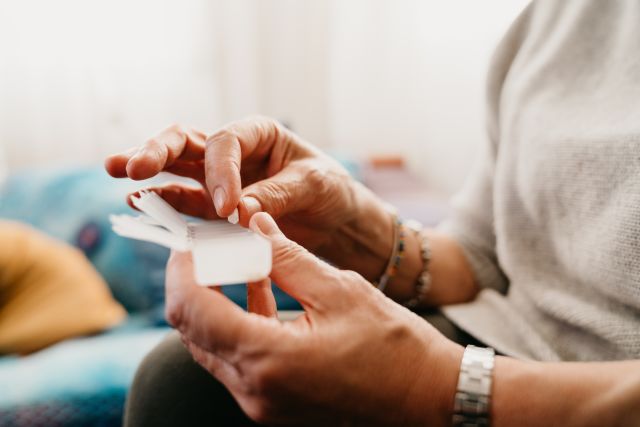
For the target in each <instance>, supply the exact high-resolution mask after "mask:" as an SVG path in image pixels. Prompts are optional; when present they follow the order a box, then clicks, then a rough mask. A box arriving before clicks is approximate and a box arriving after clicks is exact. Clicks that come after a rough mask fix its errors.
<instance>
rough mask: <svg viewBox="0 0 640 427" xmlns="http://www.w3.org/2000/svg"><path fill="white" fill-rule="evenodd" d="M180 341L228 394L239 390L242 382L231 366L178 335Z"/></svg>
mask: <svg viewBox="0 0 640 427" xmlns="http://www.w3.org/2000/svg"><path fill="white" fill-rule="evenodd" d="M180 339H181V340H182V343H183V344H184V346H185V347H186V348H187V350H188V351H189V353H191V356H193V359H194V360H195V361H196V362H197V363H198V364H199V365H200V366H202V367H203V368H204V369H206V370H207V371H208V372H209V373H211V375H213V376H214V377H215V378H216V379H217V380H218V381H220V382H221V383H222V384H223V385H224V386H225V387H226V388H227V389H228V390H229V391H230V392H234V391H236V390H238V391H239V390H240V389H241V387H242V380H241V379H240V375H239V373H238V370H237V369H236V368H235V367H234V366H233V365H232V364H230V363H229V362H227V361H226V360H224V359H223V358H221V357H219V356H217V355H215V354H213V353H210V352H208V351H206V350H204V349H203V348H202V347H200V346H199V345H197V344H196V343H194V342H193V341H191V340H190V339H189V338H187V337H186V336H185V335H180Z"/></svg>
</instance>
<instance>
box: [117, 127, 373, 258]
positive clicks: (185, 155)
mask: <svg viewBox="0 0 640 427" xmlns="http://www.w3.org/2000/svg"><path fill="white" fill-rule="evenodd" d="M105 167H106V169H107V171H108V172H109V173H110V174H111V175H112V176H114V177H129V178H132V179H136V180H139V179H147V178H150V177H152V176H155V175H156V174H158V173H159V172H161V171H166V172H170V173H173V174H175V175H179V176H184V177H189V178H193V179H194V180H196V181H197V182H199V183H200V187H198V188H193V187H190V186H185V185H181V184H171V185H167V186H164V187H158V188H152V189H151V190H152V191H155V192H156V193H158V194H159V195H160V196H161V197H163V198H164V199H165V200H166V201H167V202H169V203H170V204H171V205H173V206H174V207H175V208H176V209H177V210H179V211H181V212H183V213H185V214H188V215H192V216H198V217H202V218H208V219H213V218H217V217H222V218H225V217H228V216H229V215H231V213H232V212H233V211H234V209H236V208H238V211H239V215H240V223H241V224H242V225H244V226H248V223H249V218H251V216H252V215H253V214H254V213H256V212H258V211H265V212H268V213H269V214H270V215H271V216H272V217H274V218H276V220H277V221H278V224H279V225H280V227H281V228H282V230H283V231H284V232H285V233H286V234H287V236H289V237H290V238H292V239H294V240H296V241H297V242H300V243H301V244H303V245H304V246H305V247H307V248H309V249H311V250H314V249H317V248H319V247H321V246H324V245H327V243H328V241H329V239H331V236H332V235H333V234H334V231H335V230H337V229H338V228H340V227H341V226H343V225H344V224H346V223H348V222H350V221H352V220H353V219H354V217H356V216H357V215H359V211H358V209H357V200H358V197H359V194H360V193H364V192H367V190H365V189H364V188H363V187H362V186H359V185H357V184H356V183H355V181H354V180H353V179H351V177H350V176H349V174H348V173H347V172H346V171H345V170H344V169H343V168H342V167H341V166H340V165H339V164H338V163H337V162H336V161H334V160H333V159H331V158H330V157H329V156H327V155H325V154H323V153H322V152H320V151H319V150H317V149H315V148H314V147H312V146H311V145H310V144H308V143H306V142H304V141H302V140H301V139H300V138H299V137H297V136H296V135H295V134H293V133H292V132H290V131H289V130H287V129H285V128H284V127H283V126H281V125H280V124H279V123H278V122H276V121H275V120H271V119H268V118H262V117H260V118H252V119H247V120H242V121H238V122H234V123H231V124H229V125H227V126H225V127H223V128H222V129H220V130H219V131H217V132H216V133H214V134H213V135H212V136H210V137H209V138H207V137H206V135H204V134H203V133H200V132H197V131H186V130H183V129H181V128H179V127H177V126H172V127H170V128H168V129H166V130H165V131H163V132H162V133H160V134H159V135H158V136H156V137H155V138H152V139H151V140H149V141H148V142H147V143H146V144H145V145H144V146H142V147H141V148H135V149H132V150H129V151H127V152H125V153H122V154H117V155H113V156H111V157H109V158H108V159H107V160H106V162H105Z"/></svg>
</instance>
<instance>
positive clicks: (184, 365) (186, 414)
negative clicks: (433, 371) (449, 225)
mask: <svg viewBox="0 0 640 427" xmlns="http://www.w3.org/2000/svg"><path fill="white" fill-rule="evenodd" d="M422 317H424V319H425V320H426V321H427V322H429V323H431V324H432V325H433V326H434V327H435V328H436V329H438V330H439V331H440V333H442V334H443V335H444V336H446V337H447V338H449V339H450V340H452V341H455V342H457V343H458V344H460V345H463V346H466V345H468V344H474V345H479V346H482V345H483V344H482V343H480V342H479V341H478V340H476V339H475V338H473V337H472V336H470V335H469V334H467V333H466V332H464V331H463V330H461V329H460V328H458V327H457V326H456V325H454V324H453V323H451V321H449V320H448V319H447V318H446V317H445V316H443V315H442V314H440V313H439V312H429V313H425V314H423V315H422ZM256 425H257V424H255V423H254V422H252V421H251V420H249V419H248V418H247V417H246V416H245V415H244V413H243V412H242V410H241V409H240V407H239V406H238V404H237V403H236V402H235V400H233V397H232V396H231V394H230V393H229V392H228V391H227V390H226V389H225V388H224V386H223V385H222V384H221V383H219V382H218V381H217V380H216V379H215V378H213V377H212V376H211V375H210V374H209V373H208V372H207V371H205V370H204V369H203V368H202V367H201V366H200V365H198V364H197V363H196V362H194V360H193V359H192V357H191V354H189V352H187V350H186V349H185V347H184V346H183V345H182V342H181V341H180V337H179V335H178V334H177V333H175V332H174V333H171V334H170V335H169V336H168V337H167V338H165V340H164V341H163V342H161V343H160V344H159V345H158V346H157V347H156V348H155V349H153V350H152V351H151V352H150V353H149V354H148V355H147V357H146V358H145V359H144V361H143V362H142V364H141V365H140V367H139V368H138V371H137V372H136V376H135V379H134V381H133V386H132V387H131V391H130V393H129V397H128V399H127V407H126V413H125V426H127V427H140V426H144V427H146V426H153V427H162V426H256Z"/></svg>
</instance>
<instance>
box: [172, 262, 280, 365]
mask: <svg viewBox="0 0 640 427" xmlns="http://www.w3.org/2000/svg"><path fill="white" fill-rule="evenodd" d="M165 289H166V315H167V320H168V321H169V323H170V324H171V325H173V326H174V327H175V328H176V329H178V330H179V331H180V332H181V333H182V334H184V335H185V336H186V337H187V338H189V340H190V341H193V342H194V343H196V344H198V346H200V347H202V348H203V349H205V350H207V351H210V352H214V353H218V354H219V353H224V352H225V351H227V352H229V351H233V350H234V349H236V348H237V347H239V346H246V345H253V346H256V345H261V344H264V345H265V346H268V345H272V338H273V337H274V335H276V334H277V332H278V331H277V327H278V325H279V323H278V322H272V321H271V322H266V321H265V320H266V318H264V317H262V316H256V315H254V314H251V313H247V312H245V311H244V310H242V309H241V308H240V307H238V306H237V305H236V304H234V303H233V302H232V301H231V300H229V299H228V298H227V297H226V296H224V295H223V294H221V293H219V292H211V290H210V289H208V288H206V287H202V286H198V285H197V284H196V283H195V279H194V277H193V260H192V258H191V253H189V252H172V254H171V257H170V258H169V261H168V262H167V275H166V286H165Z"/></svg>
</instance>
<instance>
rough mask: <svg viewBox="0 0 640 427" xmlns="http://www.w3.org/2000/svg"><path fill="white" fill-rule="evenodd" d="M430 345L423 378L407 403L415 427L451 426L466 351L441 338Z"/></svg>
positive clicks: (416, 385) (419, 373) (421, 373)
mask: <svg viewBox="0 0 640 427" xmlns="http://www.w3.org/2000/svg"><path fill="white" fill-rule="evenodd" d="M441 341H442V343H439V344H438V345H434V343H430V344H429V350H428V353H427V354H428V355H427V357H424V359H423V363H422V365H421V367H420V369H419V370H418V377H419V378H420V379H419V380H418V381H417V382H416V384H415V385H414V387H413V389H412V393H411V396H410V397H409V398H408V399H407V402H408V405H409V408H408V411H407V413H409V414H414V415H415V418H413V420H412V421H411V423H410V424H412V425H429V426H451V420H452V417H453V411H454V400H455V394H456V389H457V384H458V376H459V373H460V363H461V361H462V356H463V354H464V348H463V347H462V346H460V345H458V344H456V343H454V342H452V341H449V340H447V339H445V338H441Z"/></svg>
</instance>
